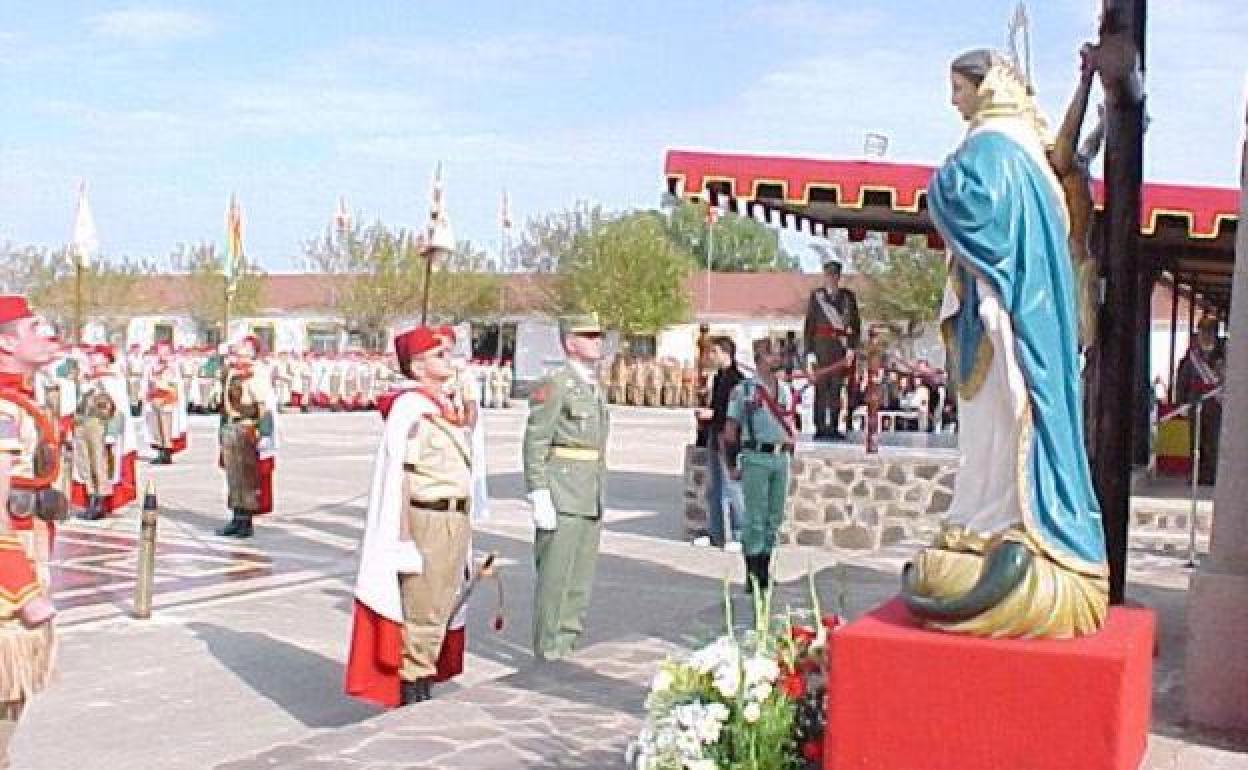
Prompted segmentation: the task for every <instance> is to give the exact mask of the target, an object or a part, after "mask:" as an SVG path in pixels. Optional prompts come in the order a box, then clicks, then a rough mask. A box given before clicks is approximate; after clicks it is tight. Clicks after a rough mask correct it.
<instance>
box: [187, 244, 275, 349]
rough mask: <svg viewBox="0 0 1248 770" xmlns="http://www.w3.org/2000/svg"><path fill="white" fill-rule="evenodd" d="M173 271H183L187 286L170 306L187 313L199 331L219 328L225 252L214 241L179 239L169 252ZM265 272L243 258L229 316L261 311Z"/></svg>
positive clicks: (238, 316)
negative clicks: (173, 304)
mask: <svg viewBox="0 0 1248 770" xmlns="http://www.w3.org/2000/svg"><path fill="white" fill-rule="evenodd" d="M169 265H170V267H171V268H172V269H173V271H174V272H177V273H184V274H185V275H186V290H185V291H184V292H182V295H181V296H180V297H179V301H178V303H177V305H176V306H175V307H174V308H171V309H173V310H178V311H181V312H183V313H186V314H187V315H189V316H190V317H191V319H192V320H194V321H195V324H196V325H197V326H198V327H199V329H200V331H201V332H207V330H209V329H220V328H221V324H222V322H223V321H224V319H225V254H224V253H222V254H218V253H217V247H216V244H213V243H206V242H203V243H197V244H195V245H190V244H185V243H180V244H178V246H177V248H175V249H174V251H173V253H172V254H170V255H169ZM264 281H265V275H264V272H263V271H262V270H261V269H260V268H259V266H258V265H256V263H254V262H251V261H248V260H246V259H244V260H243V261H242V264H241V266H240V269H239V272H238V276H237V277H236V283H235V289H234V294H233V296H232V297H231V301H230V316H231V317H232V318H241V317H244V316H250V315H256V314H257V313H258V312H259V311H260V298H261V296H262V292H263V290H264Z"/></svg>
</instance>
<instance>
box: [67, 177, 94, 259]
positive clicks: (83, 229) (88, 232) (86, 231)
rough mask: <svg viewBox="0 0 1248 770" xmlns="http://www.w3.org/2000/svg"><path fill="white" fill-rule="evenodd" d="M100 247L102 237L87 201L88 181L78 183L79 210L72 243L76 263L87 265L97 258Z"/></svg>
mask: <svg viewBox="0 0 1248 770" xmlns="http://www.w3.org/2000/svg"><path fill="white" fill-rule="evenodd" d="M99 249H100V239H99V237H98V236H97V235H96V232H95V218H94V217H92V216H91V204H90V203H88V202H87V183H86V182H85V181H82V182H79V183H78V211H77V213H76V214H75V216H74V240H73V243H72V244H71V245H70V250H71V251H72V252H73V257H74V264H76V265H85V264H87V263H88V262H90V261H91V260H92V259H93V258H95V255H96V252H98V251H99Z"/></svg>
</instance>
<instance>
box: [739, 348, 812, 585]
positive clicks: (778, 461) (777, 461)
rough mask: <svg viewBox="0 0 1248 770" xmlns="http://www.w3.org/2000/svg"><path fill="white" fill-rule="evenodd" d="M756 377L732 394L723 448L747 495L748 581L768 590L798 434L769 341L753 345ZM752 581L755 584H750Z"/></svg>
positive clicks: (745, 546)
mask: <svg viewBox="0 0 1248 770" xmlns="http://www.w3.org/2000/svg"><path fill="white" fill-rule="evenodd" d="M754 363H755V366H756V367H757V369H758V373H757V375H755V376H754V377H749V378H747V379H745V380H743V381H742V382H741V383H740V384H738V385H737V387H736V388H734V389H733V392H732V398H731V400H730V401H729V402H728V419H727V421H726V423H725V424H724V432H723V435H722V437H721V444H722V446H723V449H724V455H725V458H726V461H727V464H728V468H729V473H730V474H731V475H732V478H734V479H737V480H740V481H741V482H742V487H743V491H744V493H745V528H744V531H743V533H742V538H741V545H742V551H743V552H744V554H745V568H746V572H747V573H748V575H749V577H747V578H746V587H747V588H752V587H753V583H757V584H758V587H759V588H760V589H762V590H766V589H767V584H768V575H769V574H770V572H771V552H772V550H773V549H774V548H775V547H776V532H777V531H778V530H779V529H780V524H781V523H782V522H783V521H784V500H785V496H786V495H787V493H788V487H789V455H791V454H792V453H793V441H794V437H795V436H796V435H797V431H796V430H795V429H794V427H793V416H792V411H791V410H792V400H793V397H792V392H791V391H790V390H789V389H788V387H787V386H786V385H785V384H784V383H782V382H780V381H779V380H777V379H776V370H777V369H779V368H780V367H782V366H783V364H784V361H783V355H782V354H781V352H780V351H777V350H774V349H773V347H772V342H771V340H769V339H761V340H755V341H754ZM750 578H753V581H751V580H750Z"/></svg>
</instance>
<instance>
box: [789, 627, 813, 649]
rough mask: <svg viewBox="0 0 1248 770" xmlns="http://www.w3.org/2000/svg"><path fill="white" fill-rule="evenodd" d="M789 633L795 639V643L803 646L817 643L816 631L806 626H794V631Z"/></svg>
mask: <svg viewBox="0 0 1248 770" xmlns="http://www.w3.org/2000/svg"><path fill="white" fill-rule="evenodd" d="M789 633H790V636H792V637H793V641H795V642H797V643H798V644H801V645H808V644H810V643H811V642H813V641H815V632H814V629H810V628H806V627H805V626H793V630H792V631H790V632H789Z"/></svg>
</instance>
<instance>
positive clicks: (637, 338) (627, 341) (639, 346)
mask: <svg viewBox="0 0 1248 770" xmlns="http://www.w3.org/2000/svg"><path fill="white" fill-rule="evenodd" d="M658 350H659V343H658V338H657V337H655V336H654V335H653V334H630V335H628V336H627V337H625V338H624V347H623V351H624V352H628V353H631V354H633V355H635V356H650V357H653V356H654V355H655V354H656V353H658Z"/></svg>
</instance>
